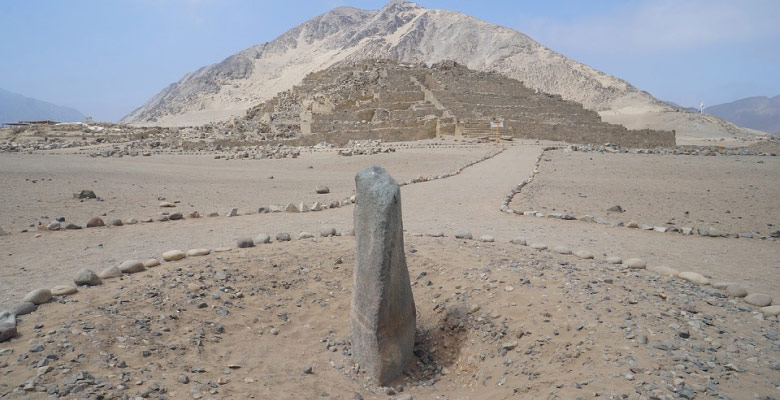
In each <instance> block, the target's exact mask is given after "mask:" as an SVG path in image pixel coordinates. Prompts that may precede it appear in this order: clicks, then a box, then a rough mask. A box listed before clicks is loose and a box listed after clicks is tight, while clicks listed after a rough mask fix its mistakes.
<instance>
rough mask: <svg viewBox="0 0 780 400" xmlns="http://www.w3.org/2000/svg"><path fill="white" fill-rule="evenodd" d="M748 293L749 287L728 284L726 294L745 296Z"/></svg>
mask: <svg viewBox="0 0 780 400" xmlns="http://www.w3.org/2000/svg"><path fill="white" fill-rule="evenodd" d="M747 295H748V291H747V289H745V288H743V287H742V286H739V285H736V284H735V285H728V286H726V296H729V297H745V296H747Z"/></svg>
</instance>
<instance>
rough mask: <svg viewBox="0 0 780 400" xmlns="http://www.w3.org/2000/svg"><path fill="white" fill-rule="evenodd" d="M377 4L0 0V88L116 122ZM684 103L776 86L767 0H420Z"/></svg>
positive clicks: (774, 22) (778, 36) (779, 28)
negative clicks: (335, 12) (208, 74)
mask: <svg viewBox="0 0 780 400" xmlns="http://www.w3.org/2000/svg"><path fill="white" fill-rule="evenodd" d="M385 3H386V1H375V0H309V1H306V0H302V1H280V0H273V1H263V0H70V1H62V0H25V1H13V0H7V1H6V0H0V16H2V17H1V18H2V22H1V23H0V37H1V38H2V39H1V40H0V60H1V61H0V87H1V88H5V89H7V90H10V91H13V92H17V93H20V94H23V95H26V96H29V97H35V98H38V99H41V100H46V101H51V102H54V103H57V104H61V105H67V106H71V107H75V108H77V109H79V110H80V111H81V112H83V113H84V114H86V115H91V116H93V117H94V118H95V119H96V120H104V121H116V120H118V119H119V118H121V117H123V116H124V115H125V114H127V113H129V112H130V111H132V110H133V109H135V108H136V107H138V106H140V105H141V104H143V103H144V102H145V101H146V100H148V99H149V98H150V97H152V96H153V95H154V94H156V93H157V92H159V91H160V90H161V89H162V88H164V87H165V86H167V85H169V84H170V83H173V82H175V81H177V80H179V78H181V77H182V76H183V75H184V74H186V73H187V72H190V71H193V70H196V69H198V68H200V67H202V66H205V65H208V64H213V63H216V62H219V61H221V60H222V59H224V58H225V57H227V56H229V55H231V54H233V53H235V52H237V51H239V50H242V49H244V48H247V47H249V46H252V45H254V44H258V43H262V42H266V41H269V40H273V39H274V38H276V37H277V36H279V35H280V34H282V33H283V32H285V31H286V30H288V29H290V28H292V27H294V26H296V25H298V24H300V23H301V22H303V21H305V20H307V19H309V18H312V17H314V16H316V15H318V14H321V13H323V12H326V11H328V10H329V9H331V8H333V7H336V6H339V5H350V6H353V7H357V8H363V9H379V8H381V7H382V6H383V5H384V4H385ZM417 3H419V4H421V5H422V6H424V7H426V8H444V9H450V10H456V11H460V12H463V13H466V14H469V15H472V16H475V17H478V18H480V19H483V20H486V21H488V22H492V23H495V24H499V25H503V26H507V27H510V28H514V29H516V30H518V31H520V32H523V33H525V34H527V35H529V36H531V37H532V38H534V39H535V40H537V41H539V42H540V43H542V44H543V45H545V46H547V47H549V48H551V49H553V50H555V51H558V52H560V53H562V54H564V55H566V56H568V57H570V58H573V59H575V60H577V61H580V62H583V63H585V64H588V65H590V66H592V67H594V68H596V69H599V70H601V71H604V72H607V73H609V74H612V75H615V76H618V77H620V78H622V79H625V80H627V81H628V82H630V83H632V84H633V85H635V86H637V87H639V88H640V89H643V90H646V91H648V92H650V93H651V94H653V95H654V96H655V97H657V98H660V99H663V100H671V101H674V102H677V103H679V104H682V105H686V106H694V105H695V106H698V104H699V102H701V101H704V103H705V104H709V105H714V104H718V103H724V102H729V101H732V100H736V99H739V98H743V97H749V96H775V95H779V94H780V1H778V0H740V1H736V0H730V1H721V0H685V1H681V0H635V1H629V0H623V1H607V0H604V1H599V0H591V1H585V0H561V1H541V0H540V1H535V2H531V1H512V0H507V1H490V0H482V1H474V0H449V1H445V0H420V1H418V2H417Z"/></svg>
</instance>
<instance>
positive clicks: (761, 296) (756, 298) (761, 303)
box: [744, 293, 772, 307]
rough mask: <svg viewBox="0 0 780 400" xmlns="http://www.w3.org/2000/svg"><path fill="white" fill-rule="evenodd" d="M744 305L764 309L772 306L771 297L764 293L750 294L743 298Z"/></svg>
mask: <svg viewBox="0 0 780 400" xmlns="http://www.w3.org/2000/svg"><path fill="white" fill-rule="evenodd" d="M744 300H745V303H748V304H750V305H754V306H756V307H766V306H769V305H771V304H772V297H771V296H769V295H768V294H765V293H751V294H749V295H747V296H745V299H744Z"/></svg>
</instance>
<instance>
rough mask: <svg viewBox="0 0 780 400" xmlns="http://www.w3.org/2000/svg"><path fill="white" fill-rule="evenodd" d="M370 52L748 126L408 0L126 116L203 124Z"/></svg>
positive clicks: (287, 37)
mask: <svg viewBox="0 0 780 400" xmlns="http://www.w3.org/2000/svg"><path fill="white" fill-rule="evenodd" d="M367 58H390V59H397V60H399V61H402V62H415V63H416V62H438V61H442V60H454V61H456V62H458V63H461V64H464V65H466V66H467V67H469V68H471V69H475V70H481V71H494V72H498V73H500V74H503V75H505V76H507V77H510V78H513V79H517V80H520V81H523V82H524V83H525V85H526V86H528V87H530V88H532V89H537V90H540V91H543V92H546V93H550V94H557V95H560V96H561V97H563V98H564V99H566V100H573V101H576V102H579V103H582V104H583V105H584V106H585V107H586V108H588V109H591V110H594V111H597V112H599V113H600V114H601V116H602V117H603V118H604V119H605V121H607V122H613V123H619V124H622V125H624V126H626V127H628V128H631V129H643V128H653V129H663V130H671V129H675V130H677V131H678V133H680V134H683V135H685V134H688V133H690V134H693V135H694V136H700V135H701V134H708V135H712V136H723V135H731V134H739V133H746V131H743V130H741V129H740V128H738V127H736V126H734V125H732V124H729V123H727V122H725V121H722V120H719V119H717V118H713V117H709V118H704V117H701V116H698V115H695V114H691V113H687V112H683V111H682V110H681V109H676V108H674V107H672V106H670V105H668V104H667V103H664V102H661V101H659V100H657V99H655V98H654V97H653V96H651V95H650V94H649V93H647V92H644V91H641V90H639V89H637V88H635V87H633V86H632V85H631V84H629V83H628V82H626V81H624V80H621V79H619V78H616V77H614V76H611V75H608V74H605V73H603V72H600V71H597V70H595V69H593V68H591V67H589V66H587V65H584V64H581V63H578V62H576V61H573V60H570V59H568V58H566V57H565V56H563V55H561V54H559V53H556V52H554V51H552V50H550V49H548V48H546V47H544V46H542V45H541V44H539V43H537V42H536V41H534V40H533V39H531V38H530V37H528V36H526V35H524V34H522V33H520V32H518V31H515V30H513V29H509V28H505V27H501V26H497V25H494V24H490V23H487V22H485V21H481V20H479V19H476V18H473V17H470V16H468V15H464V14H461V13H457V12H453V11H446V10H429V9H425V8H423V7H420V6H419V5H417V4H415V3H411V2H405V1H398V0H394V1H391V2H390V3H388V4H387V5H386V6H385V7H384V8H382V9H381V10H379V11H370V10H358V9H355V8H349V7H339V8H336V9H333V10H332V11H330V12H328V13H325V14H323V15H320V16H318V17H316V18H313V19H311V20H309V21H306V22H304V23H303V24H301V25H299V26H297V27H295V28H293V29H291V30H289V31H288V32H286V33H285V34H283V35H282V36H280V37H278V38H277V39H275V40H273V41H270V42H267V43H263V44H259V45H256V46H252V47H250V48H248V49H246V50H244V51H241V52H239V53H236V54H235V55H233V56H230V57H228V58H227V59H225V60H224V61H222V62H220V63H218V64H214V65H211V66H208V67H204V68H201V69H199V70H197V71H195V72H192V73H189V74H187V75H185V76H184V77H183V78H182V79H181V80H180V81H179V82H176V83H174V84H171V85H170V86H168V87H167V88H165V89H164V90H163V91H161V92H160V93H158V94H157V95H156V96H154V97H153V98H152V99H150V100H149V101H148V102H147V103H146V104H144V105H143V106H142V107H140V108H138V109H137V110H135V111H133V112H132V113H130V114H129V115H127V116H126V117H125V118H124V119H123V120H122V122H125V123H135V124H153V125H196V124H203V123H206V122H214V121H221V120H226V119H228V118H229V117H231V116H237V115H242V114H243V113H244V111H246V110H247V109H248V108H250V107H252V106H254V105H256V104H258V103H260V102H262V101H265V100H268V99H270V98H272V97H273V96H274V95H276V94H277V93H279V92H281V91H284V90H287V89H290V88H291V87H292V86H293V85H295V84H297V83H299V82H300V81H301V80H302V79H303V77H304V76H305V75H306V74H308V73H311V72H316V71H320V70H323V69H325V68H327V67H329V66H331V65H333V64H336V63H340V62H343V61H356V60H362V59H367Z"/></svg>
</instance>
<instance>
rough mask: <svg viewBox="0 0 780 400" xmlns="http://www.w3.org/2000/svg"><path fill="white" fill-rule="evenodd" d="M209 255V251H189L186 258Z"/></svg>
mask: <svg viewBox="0 0 780 400" xmlns="http://www.w3.org/2000/svg"><path fill="white" fill-rule="evenodd" d="M209 254H211V250H209V249H190V250H188V251H187V257H197V256H207V255H209Z"/></svg>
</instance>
